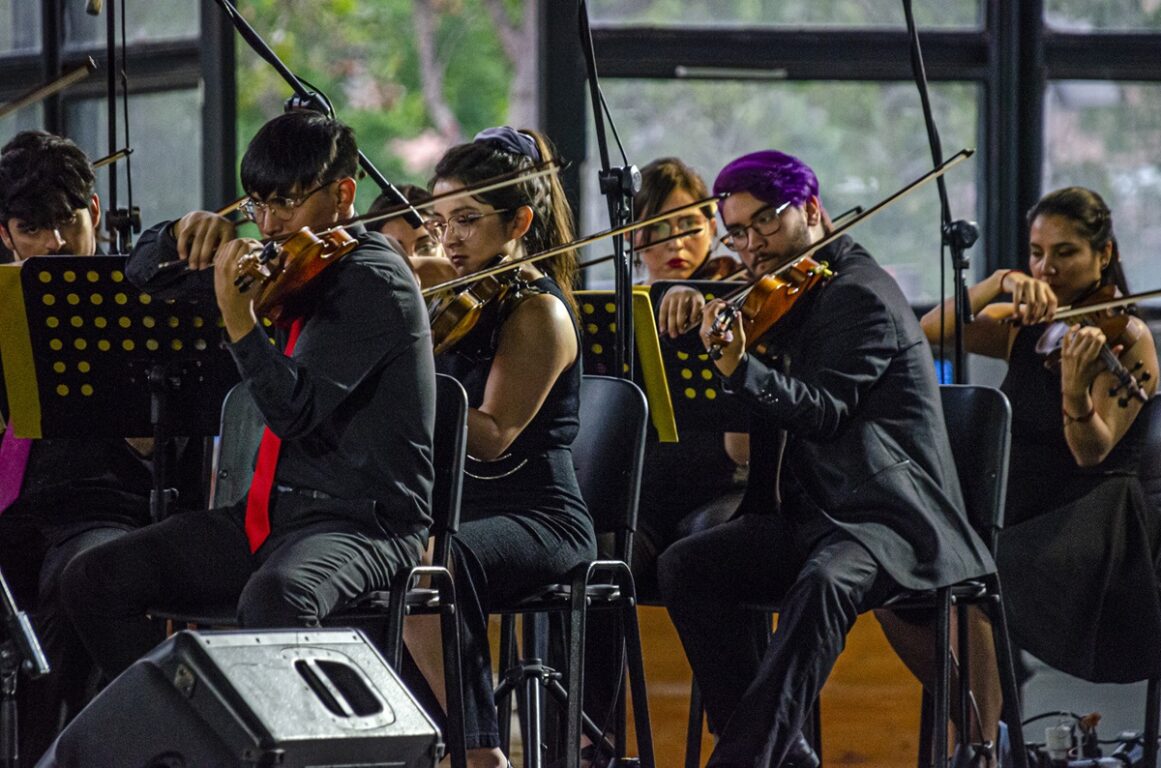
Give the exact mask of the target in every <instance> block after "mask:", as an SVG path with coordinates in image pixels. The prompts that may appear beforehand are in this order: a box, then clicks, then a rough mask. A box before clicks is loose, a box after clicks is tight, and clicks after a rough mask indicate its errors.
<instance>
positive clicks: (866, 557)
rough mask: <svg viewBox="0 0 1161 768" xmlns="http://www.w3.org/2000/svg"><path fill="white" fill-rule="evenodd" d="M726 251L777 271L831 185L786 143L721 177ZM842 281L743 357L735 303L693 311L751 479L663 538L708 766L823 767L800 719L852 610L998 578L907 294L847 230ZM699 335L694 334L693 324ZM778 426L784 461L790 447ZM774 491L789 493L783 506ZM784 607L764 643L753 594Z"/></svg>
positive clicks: (821, 233)
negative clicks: (969, 506) (723, 516)
mask: <svg viewBox="0 0 1161 768" xmlns="http://www.w3.org/2000/svg"><path fill="white" fill-rule="evenodd" d="M714 192H715V194H726V195H728V197H726V198H725V200H724V201H723V203H722V204H721V208H720V213H721V217H722V222H723V223H724V225H725V231H726V237H725V243H726V245H727V246H728V247H729V248H731V249H732V250H734V251H737V253H738V254H739V256H740V257H741V258H742V261H743V262H744V263H745V264H746V266H747V267H749V269H750V270H751V272H753V273H754V274H766V273H769V272H771V271H772V270H774V269H777V268H778V267H779V266H781V265H783V264H785V263H787V262H789V261H791V260H792V259H794V257H795V256H797V255H798V254H800V253H801V252H802V251H803V250H805V249H806V248H808V247H809V246H810V245H812V244H813V243H816V242H818V241H819V240H821V239H822V238H823V237H825V236H826V234H827V231H828V229H829V228H830V227H829V221H828V219H827V218H826V214H825V212H824V210H823V208H822V204H821V203H820V202H819V197H818V179H817V178H816V177H815V175H814V172H813V171H812V170H811V169H810V168H809V167H808V166H807V165H805V164H804V163H803V162H801V161H800V160H798V159H797V158H794V157H792V156H790V155H786V154H783V153H781V152H774V151H766V152H755V153H753V154H750V155H746V156H744V157H741V158H738V159H737V160H735V161H733V162H732V163H730V164H729V165H727V166H726V167H725V168H724V169H723V170H722V172H721V173H720V174H719V175H718V178H717V181H716V182H715V184H714ZM814 258H815V259H816V260H820V261H825V262H827V263H828V264H829V266H830V269H831V270H832V271H833V272H834V276H833V277H831V278H830V279H829V280H828V281H826V282H825V283H824V284H822V285H820V286H818V287H815V288H813V289H812V290H810V292H809V293H807V294H806V295H804V296H803V297H802V298H800V299H799V300H798V302H797V303H796V305H795V306H794V308H793V309H792V310H791V311H790V312H788V313H787V315H786V316H785V317H784V318H783V319H781V320H780V321H779V322H778V323H777V324H776V325H775V326H774V327H773V329H772V330H771V331H770V332H769V334H768V337H767V338H768V340H769V343H768V344H767V345H766V347H767V348H768V349H769V350H770V351H771V354H772V355H775V354H776V355H777V357H776V358H774V357H770V356H764V355H759V354H757V353H755V352H753V351H751V352H747V351H746V339H745V334H744V332H743V330H742V328H741V326H740V325H739V323H738V321H737V320H733V321H731V322H730V323H728V326H729V327H728V328H722V327H721V326H722V325H723V323H718V322H716V321H717V318H718V316H719V313H721V312H722V310H723V308H724V304H723V302H722V301H721V300H715V301H712V302H710V303H709V304H708V305H705V307H704V308H703V309H702V312H701V316H700V318H699V319H700V341H701V345H702V346H704V348H705V349H707V350H708V349H711V348H712V347H717V348H718V349H719V350H720V352H721V356H720V357H719V358H718V359H717V360H715V365H716V366H717V369H718V373H719V375H720V377H721V379H722V382H723V387H724V389H726V391H728V392H730V393H732V395H733V396H734V397H737V398H740V399H741V400H742V401H743V402H745V403H746V404H747V406H749V408H750V409H751V413H752V416H751V426H750V475H749V483H748V487H747V490H746V495H745V497H744V499H743V500H742V504H741V507H740V508H739V510H738V513H737V515H736V516H735V517H734V518H733V519H732V520H731V521H729V522H727V523H725V524H722V525H720V526H718V527H716V528H712V529H710V530H707V531H704V532H702V533H698V534H695V535H693V536H691V537H689V538H687V539H684V540H682V541H680V542H678V543H676V544H674V545H673V546H672V547H670V548H669V549H668V550H667V551H666V552H665V553H664V554H663V555H662V556H661V560H660V565H659V569H660V581H661V590H662V594H663V595H664V597H665V602H666V605H667V606H668V608H669V612H670V615H671V616H672V618H673V622H674V624H675V625H676V627H677V629H678V632H679V633H680V635H681V639H682V642H683V644H684V646H685V650H686V654H687V656H688V657H689V661H690V664H691V665H692V667H693V671H694V675H695V676H696V678H697V682H698V685H699V687H700V688H701V692H702V696H703V698H704V701H705V707H706V712H707V714H708V716H709V723H710V728H711V730H712V731H713V732H714V733H715V734H716V735H717V736H718V738H719V741H718V744H717V747H716V748H715V749H714V753H713V756H712V757H711V758H710V762H709V766H710V767H711V768H727V767H728V768H741V767H742V766H745V768H767V766H771V767H775V766H782V767H783V768H785V767H787V766H791V767H794V768H799V767H801V766H817V765H818V757H817V756H816V755H815V754H814V752H813V751H812V750H811V748H810V746H809V745H808V744H807V743H806V741H805V740H804V739H803V737H802V726H803V723H804V721H805V718H806V714H807V713H808V712H809V711H810V708H811V707H812V705H813V704H814V702H815V699H816V698H817V696H818V692H819V690H820V689H821V687H822V685H823V683H824V682H825V680H826V678H827V676H828V675H829V674H830V671H831V668H832V667H833V665H834V662H835V660H836V658H837V657H838V654H839V652H840V651H841V650H842V647H843V644H844V642H845V638H846V634H847V632H848V631H849V630H850V628H851V626H852V625H853V624H854V621H855V618H856V616H857V615H858V614H859V613H862V612H864V611H868V610H870V609H872V608H875V607H877V606H880V605H882V604H883V603H884V602H885V601H886V600H887V599H889V598H890V597H892V596H893V595H895V594H897V593H899V592H900V591H903V590H921V589H929V588H933V587H938V586H943V585H946V584H950V583H954V582H956V581H960V580H962V579H966V578H973V577H978V576H981V575H984V574H985V573H989V572H991V571H992V570H993V569H994V565H993V563H992V560H991V558H990V557H989V555H988V552H987V550H986V548H985V547H984V544H983V542H982V541H981V540H980V539H979V538H978V537H977V536H976V535H975V534H974V532H973V531H972V529H971V527H970V525H969V524H968V522H967V519H966V516H965V514H964V505H963V498H962V495H961V493H960V488H959V483H958V480H957V476H956V470H955V465H954V463H953V460H952V454H951V448H950V445H949V443H948V438H947V432H946V429H945V427H944V422H943V415H942V410H941V406H940V398H939V388H938V385H937V382H936V379H935V371H934V367H933V365H932V362H931V353H930V350H929V349H928V346H927V342H926V341H925V339H924V336H923V332H922V331H921V330H920V328H919V324H918V322H917V321H916V319H915V315H914V313H913V312H912V311H911V308H910V306H908V304H907V300H906V299H905V298H904V296H903V294H902V292H901V291H900V290H899V287H898V286H897V285H896V284H895V282H894V281H893V280H892V279H891V278H890V277H889V276H888V275H887V273H886V272H884V271H883V269H882V268H880V267H879V265H878V264H876V263H875V261H874V259H872V258H871V256H870V254H868V253H867V251H866V250H865V249H863V248H862V247H861V246H860V245H858V244H857V243H855V242H854V240H852V239H851V238H850V237H846V236H844V237H841V238H839V239H837V240H836V241H835V242H833V243H831V244H830V245H828V246H826V247H825V248H823V249H821V250H820V251H819V252H818V253H816V254H815V256H814ZM690 335H691V336H692V334H690ZM782 430H785V432H786V434H787V437H788V442H787V443H786V446H785V457H786V465H785V467H783V471H782V472H781V483H780V484H779V464H780V458H781V455H782V451H781V450H780V448H779V445H780V436H781V431H782ZM779 499H780V501H779ZM755 602H762V603H771V602H772V603H776V604H778V605H779V606H780V611H779V618H778V628H777V631H776V632H775V634H774V638H773V640H772V641H771V642H770V643H769V645H766V644H765V635H764V633H755V632H754V631H753V627H754V623H753V622H754V619H755V613H754V612H753V611H749V610H746V609H745V608H744V607H743V606H745V605H746V604H748V603H755Z"/></svg>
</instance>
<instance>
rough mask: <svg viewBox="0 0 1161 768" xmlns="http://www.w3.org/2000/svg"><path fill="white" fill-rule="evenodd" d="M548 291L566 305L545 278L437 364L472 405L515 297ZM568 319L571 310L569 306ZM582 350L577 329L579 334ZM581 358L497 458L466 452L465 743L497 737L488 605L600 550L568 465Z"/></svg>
mask: <svg viewBox="0 0 1161 768" xmlns="http://www.w3.org/2000/svg"><path fill="white" fill-rule="evenodd" d="M544 293H548V294H551V295H553V296H555V297H556V298H557V299H559V300H560V301H561V302H562V303H563V304H564V305H565V306H566V307H568V301H567V300H566V299H565V298H564V294H563V293H562V292H561V290H560V288H559V287H558V286H557V285H556V283H555V282H554V281H552V280H551V279H550V278H547V277H543V278H540V279H538V280H535V281H533V282H532V283H531V284H530V286H529V287H528V288H526V289H522V290H520V291H518V292H514V294H512V295H509V297H507V298H506V299H505V300H504V301H503V302H501V303H499V304H494V305H490V306H489V307H488V308H487V309H486V311H485V314H484V316H483V317H482V318H481V320H480V321H479V323H477V325H476V327H475V328H473V330H472V331H471V332H470V333H469V334H468V335H467V336H465V337H464V338H463V339H462V340H461V341H460V342H458V343H457V344H456V346H455V347H454V348H453V349H452V350H451V351H450V352H447V353H445V354H443V355H440V356H439V357H437V358H436V368H437V369H438V370H439V371H441V372H442V373H448V374H451V375H452V376H454V377H456V378H457V379H458V380H459V381H460V383H461V384H463V385H464V389H465V390H467V394H468V404H469V405H470V406H471V407H473V408H477V407H479V406H480V404H481V403H482V402H483V399H484V389H485V386H486V384H487V381H488V374H489V372H490V371H491V369H492V360H493V359H494V357H495V353H496V348H497V345H498V342H499V337H500V331H501V329H502V328H503V325H504V322H505V321H506V320H507V319H508V317H509V316H510V315H511V313H512V311H513V310H514V309H515V307H516V306H517V305H518V304H519V302H520V301H522V300H523V299H526V298H528V297H530V296H533V295H538V294H544ZM570 316H571V317H572V322H573V327H574V329H575V328H576V317H575V315H572V313H571V309H570ZM578 349H579V334H578ZM580 380H581V365H580V361H579V357H578V360H577V362H576V363H574V364H573V365H572V366H571V367H569V368H568V369H566V370H565V371H564V372H562V373H561V374H560V376H559V377H558V378H557V380H556V382H555V383H554V384H553V386H552V388H551V389H550V390H549V392H548V395H547V397H546V398H545V400H544V403H543V404H542V405H541V407H540V410H539V411H537V413H536V416H535V417H534V418H533V419H532V421H531V422H530V423H529V424H528V426H527V427H525V428H524V430H523V431H522V432H521V433H520V435H519V437H517V438H516V440H515V441H514V442H513V443H512V446H511V447H510V448H509V449H508V451H507V452H506V453H505V454H504V455H503V456H501V457H500V458H498V459H496V460H495V461H487V462H485V461H479V460H477V459H474V458H472V457H470V456H469V457H468V460H467V463H466V466H465V470H464V475H465V476H464V489H463V501H462V513H461V524H460V529H459V531H458V532H457V534H456V535H455V537H454V538H453V540H452V559H453V570H454V572H455V580H456V595H457V600H458V602H459V604H460V607H459V609H458V611H457V613H458V615H459V617H460V631H461V643H462V645H461V647H462V649H463V671H464V688H465V690H464V700H465V701H464V704H465V723H464V726H465V728H464V730H465V733H466V739H467V746H468V748H469V749H473V748H477V747H480V748H483V747H496V746H499V744H500V741H499V730H498V727H497V721H496V708H495V705H494V704H493V703H492V672H491V657H490V654H489V649H488V634H487V629H488V613H489V612H490V611H491V608H492V606H498V605H505V604H511V603H513V602H515V601H516V600H519V599H521V598H523V597H527V596H529V595H531V594H534V593H535V591H536V590H537V589H538V588H540V587H543V586H545V585H547V584H550V583H554V582H557V581H560V580H562V579H563V578H564V577H565V576H566V575H567V574H568V573H569V572H570V571H571V570H572V569H573V568H574V567H575V566H576V565H578V564H579V563H581V562H583V561H585V560H591V559H593V558H595V557H596V536H595V534H594V533H593V524H592V519H591V518H590V517H589V513H588V510H587V508H586V507H585V503H584V500H583V499H582V498H581V495H580V489H579V488H578V487H577V480H576V474H575V471H574V469H573V464H572V451H571V447H570V446H571V445H572V441H573V439H574V438H575V437H576V433H577V426H578V409H579V405H580Z"/></svg>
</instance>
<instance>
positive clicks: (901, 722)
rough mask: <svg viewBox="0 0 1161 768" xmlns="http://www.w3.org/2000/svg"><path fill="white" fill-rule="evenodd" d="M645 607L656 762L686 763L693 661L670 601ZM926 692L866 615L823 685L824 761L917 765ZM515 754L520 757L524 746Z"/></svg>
mask: <svg viewBox="0 0 1161 768" xmlns="http://www.w3.org/2000/svg"><path fill="white" fill-rule="evenodd" d="M638 615H639V616H640V621H641V634H642V645H643V649H644V654H645V674H646V678H647V683H648V689H649V712H650V716H651V718H652V724H653V741H654V748H655V749H656V752H657V766H658V768H680V767H681V766H683V765H684V760H685V727H686V719H687V717H688V707H689V682H690V671H689V665H688V664H687V663H686V660H685V654H684V652H683V651H682V648H681V643H680V641H679V640H678V638H677V632H676V631H675V630H674V628H673V625H672V624H671V623H670V622H669V617H668V615H667V614H666V613H665V610H664V609H661V608H641V609H640V610H639V614H638ZM919 696H920V689H919V684H918V683H916V682H915V680H914V678H913V677H911V675H910V674H909V673H908V672H907V670H906V669H905V668H904V667H903V665H902V663H901V662H900V661H899V660H898V658H896V656H895V655H894V653H892V651H891V649H890V647H889V646H888V645H887V641H886V639H885V638H884V637H883V633H882V631H881V630H880V629H879V625H878V623H877V622H876V621H875V619H874V618H873V617H872V616H870V615H866V616H863V617H860V618H859V620H858V622H857V623H856V624H855V628H854V629H853V630H852V631H851V634H850V636H849V637H848V641H847V647H846V650H845V651H844V652H843V654H842V656H841V657H840V658H839V661H838V664H837V665H836V666H835V670H834V672H833V673H832V674H831V677H830V680H829V681H828V682H827V685H826V688H825V689H823V693H822V718H823V725H822V731H823V765H824V766H842V765H857V766H867V767H868V768H911V766H914V765H915V758H916V751H917V748H918V738H917V737H918V725H919ZM630 738H632V736H630ZM630 743H632V742H630ZM711 748H712V742H711V740H710V737H709V736H708V735H707V734H703V736H702V765H705V762H706V760H707V759H708V758H709V753H710V750H711ZM630 751H631V752H632V751H633V750H632V749H630ZM512 758H513V760H514V761H515V762H516V764H517V765H519V764H520V761H521V758H520V755H519V749H518V747H514V749H513V755H512Z"/></svg>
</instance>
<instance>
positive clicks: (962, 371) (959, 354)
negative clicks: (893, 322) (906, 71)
mask: <svg viewBox="0 0 1161 768" xmlns="http://www.w3.org/2000/svg"><path fill="white" fill-rule="evenodd" d="M903 13H904V15H905V16H906V17H907V33H908V35H909V36H910V38H911V41H910V42H911V69H912V71H913V72H914V74H915V85H916V87H917V88H918V89H919V100H920V103H921V104H922V105H923V122H924V124H925V125H926V126H927V141H928V143H929V144H930V145H931V159H932V161H933V162H934V163H935V165H937V166H938V165H939V164H940V163H942V162H943V147H942V145H941V143H940V141H939V129H938V128H937V127H936V126H935V118H934V116H933V115H932V112H931V99H930V98H929V96H928V93H927V73H926V71H925V69H924V66H923V52H922V50H921V49H920V47H919V31H918V30H917V29H916V27H915V16H914V14H913V13H912V11H911V0H903ZM936 184H937V185H938V186H939V204H940V214H941V216H940V224H941V226H940V232H941V234H942V241H943V246H944V247H946V248H948V249H950V251H951V268H952V295H953V296H954V299H955V300H954V306H955V308H956V309H955V318H954V327H955V347H954V349H955V352H954V357H953V363H952V370H953V376H954V380H955V383H956V384H966V383H967V368H966V366H965V355H964V346H963V327H964V324H966V323H970V322H971V321H972V307H971V300H970V298H969V296H968V291H967V271H968V269H969V268H970V266H971V259H970V258H969V257H968V256H967V255H966V254H965V252H966V251H967V249H968V248H971V247H972V245H974V244H975V242H976V240H978V239H979V237H980V229H979V227H978V226H977V225H976V223H975V222H974V221H965V220H963V219H956V220H955V221H952V219H951V205H950V204H949V203H948V198H947V185H946V183H945V182H944V180H943V178H942V177H940V178H939V179H938V180H937V181H936ZM942 290H943V269H942V268H941V269H940V291H941V293H942ZM940 306H941V307H942V306H943V301H942V299H941V300H940ZM940 328H941V329H942V328H943V318H942V317H941V318H940ZM942 348H943V342H942V341H941V342H940V357H941V358H942V357H943V352H942Z"/></svg>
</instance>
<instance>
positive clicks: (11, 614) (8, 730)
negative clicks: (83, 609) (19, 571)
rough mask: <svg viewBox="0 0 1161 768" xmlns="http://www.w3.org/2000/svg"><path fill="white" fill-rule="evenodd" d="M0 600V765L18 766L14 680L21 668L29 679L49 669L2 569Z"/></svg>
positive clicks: (7, 767)
mask: <svg viewBox="0 0 1161 768" xmlns="http://www.w3.org/2000/svg"><path fill="white" fill-rule="evenodd" d="M0 602H2V603H3V611H4V626H5V628H6V629H7V632H8V639H7V640H5V641H4V642H3V643H0V768H20V743H19V725H18V720H19V718H18V717H17V714H16V680H17V677H18V675H19V674H20V670H21V669H24V670H25V671H27V672H28V675H29V677H33V678H36V677H40V676H41V675H46V674H48V673H49V672H50V671H51V669H50V668H49V665H48V659H46V658H45V656H44V651H43V650H41V647H40V641H39V640H37V638H36V631H35V630H33V628H32V622H31V621H29V619H28V614H26V613H25V612H24V611H21V610H18V609H17V608H16V601H15V600H13V599H12V590H10V589H9V588H8V582H7V581H6V580H5V579H4V572H3V571H0Z"/></svg>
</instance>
